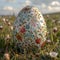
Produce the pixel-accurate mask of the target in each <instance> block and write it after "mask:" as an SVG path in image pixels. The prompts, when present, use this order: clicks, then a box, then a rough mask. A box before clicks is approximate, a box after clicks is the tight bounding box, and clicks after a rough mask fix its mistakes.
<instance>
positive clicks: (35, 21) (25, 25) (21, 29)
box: [14, 6, 47, 48]
mask: <svg viewBox="0 0 60 60" xmlns="http://www.w3.org/2000/svg"><path fill="white" fill-rule="evenodd" d="M46 34H47V27H46V22H45V20H44V18H43V16H42V14H41V12H40V11H39V9H38V8H36V7H35V6H26V7H24V8H23V9H22V10H21V11H20V12H19V14H18V16H17V18H16V20H15V22H14V40H15V41H16V43H18V44H19V46H20V47H21V46H22V47H23V46H26V47H27V46H29V45H32V44H34V45H35V46H37V47H38V48H41V46H42V45H43V44H44V43H45V41H46Z"/></svg>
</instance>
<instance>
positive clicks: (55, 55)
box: [49, 52, 58, 57]
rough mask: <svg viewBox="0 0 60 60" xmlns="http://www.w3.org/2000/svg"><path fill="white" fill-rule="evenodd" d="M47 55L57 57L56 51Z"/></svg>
mask: <svg viewBox="0 0 60 60" xmlns="http://www.w3.org/2000/svg"><path fill="white" fill-rule="evenodd" d="M49 55H50V56H51V57H57V55H58V53H57V52H50V53H49Z"/></svg>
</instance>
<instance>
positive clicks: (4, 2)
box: [0, 0, 60, 15]
mask: <svg viewBox="0 0 60 60" xmlns="http://www.w3.org/2000/svg"><path fill="white" fill-rule="evenodd" d="M26 5H33V6H36V7H38V8H39V9H40V10H41V12H42V13H43V14H47V13H56V12H60V0H0V15H12V14H13V13H14V14H15V15H17V14H18V12H19V11H20V10H21V8H22V7H24V6H26Z"/></svg>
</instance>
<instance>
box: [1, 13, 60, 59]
mask: <svg viewBox="0 0 60 60" xmlns="http://www.w3.org/2000/svg"><path fill="white" fill-rule="evenodd" d="M44 18H45V21H46V24H47V30H48V32H47V33H48V34H47V40H46V42H45V43H44V44H43V46H42V48H41V49H39V50H38V49H37V48H36V47H34V46H33V47H31V51H29V49H28V54H27V52H26V50H25V51H24V54H21V53H19V50H18V51H17V47H15V44H14V42H13V40H14V38H13V23H14V21H15V19H16V17H15V16H14V15H13V16H0V60H60V13H55V14H46V15H44ZM32 48H34V50H32Z"/></svg>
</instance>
